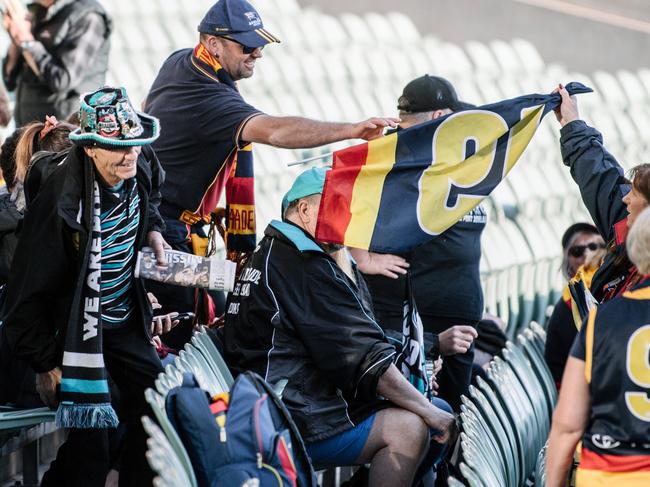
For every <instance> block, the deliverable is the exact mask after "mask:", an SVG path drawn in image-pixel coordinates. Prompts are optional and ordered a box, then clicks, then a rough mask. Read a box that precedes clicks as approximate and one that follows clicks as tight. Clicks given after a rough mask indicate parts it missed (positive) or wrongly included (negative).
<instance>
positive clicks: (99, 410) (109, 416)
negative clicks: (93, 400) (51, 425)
mask: <svg viewBox="0 0 650 487" xmlns="http://www.w3.org/2000/svg"><path fill="white" fill-rule="evenodd" d="M118 424H120V420H119V419H118V418H117V414H116V413H115V410H114V409H113V406H111V405H110V403H108V404H59V409H58V410H57V412H56V425H57V426H58V427H60V428H84V429H87V428H117V425H118Z"/></svg>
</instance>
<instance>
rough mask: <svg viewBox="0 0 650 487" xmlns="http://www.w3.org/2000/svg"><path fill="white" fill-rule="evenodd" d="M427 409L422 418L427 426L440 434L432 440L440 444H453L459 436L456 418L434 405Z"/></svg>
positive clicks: (435, 435)
mask: <svg viewBox="0 0 650 487" xmlns="http://www.w3.org/2000/svg"><path fill="white" fill-rule="evenodd" d="M430 406H431V407H430V408H427V413H426V414H425V416H424V417H423V418H422V419H423V420H424V422H425V423H426V424H427V426H429V427H431V428H433V429H434V430H436V432H437V433H438V434H434V435H433V436H432V438H433V439H434V440H435V441H436V442H438V443H441V444H442V443H449V444H451V443H453V442H454V440H455V439H456V436H458V426H457V425H456V417H455V416H454V415H453V414H451V413H448V412H447V411H443V410H442V409H439V408H437V407H435V406H434V405H433V404H431V405H430Z"/></svg>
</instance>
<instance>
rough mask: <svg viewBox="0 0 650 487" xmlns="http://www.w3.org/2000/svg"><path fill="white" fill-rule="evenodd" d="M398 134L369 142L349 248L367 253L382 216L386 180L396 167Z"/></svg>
mask: <svg viewBox="0 0 650 487" xmlns="http://www.w3.org/2000/svg"><path fill="white" fill-rule="evenodd" d="M396 147H397V133H393V134H390V135H387V136H385V137H380V138H379V139H376V140H372V141H370V142H368V155H367V157H366V164H365V165H364V166H363V167H362V168H361V171H359V175H358V176H357V179H356V181H355V183H354V189H353V190H352V201H351V203H350V213H351V214H352V218H351V219H350V223H349V225H348V228H347V230H346V231H345V245H349V246H350V247H357V248H361V249H367V248H368V247H369V246H370V241H371V240H372V232H373V229H374V228H375V221H376V220H377V214H378V213H379V204H380V202H381V193H382V189H383V188H384V180H385V179H386V175H387V174H388V173H389V172H390V170H391V169H392V167H393V165H394V164H395V148H396Z"/></svg>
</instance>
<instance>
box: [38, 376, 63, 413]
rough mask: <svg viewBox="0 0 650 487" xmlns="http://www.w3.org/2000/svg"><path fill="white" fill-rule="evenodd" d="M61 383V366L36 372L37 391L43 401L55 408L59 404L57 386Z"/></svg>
mask: <svg viewBox="0 0 650 487" xmlns="http://www.w3.org/2000/svg"><path fill="white" fill-rule="evenodd" d="M60 383H61V369H60V368H59V367H54V368H53V369H52V370H50V371H49V372H43V373H41V374H36V392H37V393H38V396H39V397H40V398H41V401H43V403H44V404H45V405H46V406H47V407H49V408H50V409H54V408H56V407H57V405H58V400H57V398H56V386H57V385H58V384H60Z"/></svg>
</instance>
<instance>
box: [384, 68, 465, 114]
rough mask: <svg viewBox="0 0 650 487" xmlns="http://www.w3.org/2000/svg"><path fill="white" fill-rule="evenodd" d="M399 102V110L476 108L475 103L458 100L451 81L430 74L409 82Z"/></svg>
mask: <svg viewBox="0 0 650 487" xmlns="http://www.w3.org/2000/svg"><path fill="white" fill-rule="evenodd" d="M397 103H398V104H397V109H398V110H401V111H403V112H411V113H417V112H432V111H435V110H442V109H444V108H449V109H450V110H451V111H454V112H459V111H462V110H468V109H470V108H474V105H471V104H469V103H463V102H462V101H459V100H458V95H457V94H456V90H455V89H454V87H453V86H452V85H451V83H450V82H449V81H447V80H446V79H444V78H441V77H439V76H429V75H428V74H425V75H424V76H420V77H419V78H415V79H414V80H413V81H411V82H409V83H408V84H407V85H406V86H405V87H404V90H403V91H402V96H400V97H399V100H398V102H397Z"/></svg>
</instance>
